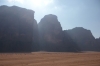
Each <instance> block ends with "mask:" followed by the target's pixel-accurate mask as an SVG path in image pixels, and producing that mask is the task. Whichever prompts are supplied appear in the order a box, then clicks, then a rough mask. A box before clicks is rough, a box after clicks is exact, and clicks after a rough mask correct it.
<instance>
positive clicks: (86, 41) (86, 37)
mask: <svg viewBox="0 0 100 66" xmlns="http://www.w3.org/2000/svg"><path fill="white" fill-rule="evenodd" d="M67 32H68V34H69V35H70V36H71V38H72V39H73V41H75V42H76V43H77V45H78V46H79V48H80V49H81V50H82V51H93V50H95V47H94V46H95V43H96V42H95V38H94V37H93V35H92V33H91V31H90V30H87V29H84V28H82V27H76V28H73V29H71V30H67Z"/></svg>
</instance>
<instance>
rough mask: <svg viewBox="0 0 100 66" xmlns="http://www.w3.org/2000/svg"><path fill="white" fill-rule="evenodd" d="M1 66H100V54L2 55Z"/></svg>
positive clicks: (48, 53) (35, 53)
mask: <svg viewBox="0 0 100 66" xmlns="http://www.w3.org/2000/svg"><path fill="white" fill-rule="evenodd" d="M0 66H100V52H82V53H70V52H32V53H0Z"/></svg>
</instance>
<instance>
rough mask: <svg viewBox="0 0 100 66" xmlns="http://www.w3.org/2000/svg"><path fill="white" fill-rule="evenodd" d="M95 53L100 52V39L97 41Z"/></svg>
mask: <svg viewBox="0 0 100 66" xmlns="http://www.w3.org/2000/svg"><path fill="white" fill-rule="evenodd" d="M95 51H100V38H97V39H96V44H95Z"/></svg>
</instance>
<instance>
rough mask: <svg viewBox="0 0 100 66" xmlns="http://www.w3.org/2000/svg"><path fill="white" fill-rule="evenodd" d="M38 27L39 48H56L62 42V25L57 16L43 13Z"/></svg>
mask: <svg viewBox="0 0 100 66" xmlns="http://www.w3.org/2000/svg"><path fill="white" fill-rule="evenodd" d="M38 27H39V36H40V48H41V50H47V51H53V50H55V51H56V50H58V46H60V45H61V44H62V27H61V25H60V22H59V21H58V19H57V16H55V15H52V14H49V15H45V16H44V17H43V18H42V19H41V21H40V23H39V24H38Z"/></svg>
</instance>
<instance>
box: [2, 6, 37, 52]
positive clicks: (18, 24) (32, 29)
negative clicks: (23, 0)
mask: <svg viewBox="0 0 100 66" xmlns="http://www.w3.org/2000/svg"><path fill="white" fill-rule="evenodd" d="M37 36H38V25H37V22H36V21H35V20H34V11H32V10H28V9H25V8H20V7H17V6H12V7H8V6H0V52H30V51H32V50H36V48H35V47H34V46H37V45H36V44H37V41H38V37H37ZM32 48H34V49H32Z"/></svg>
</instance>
